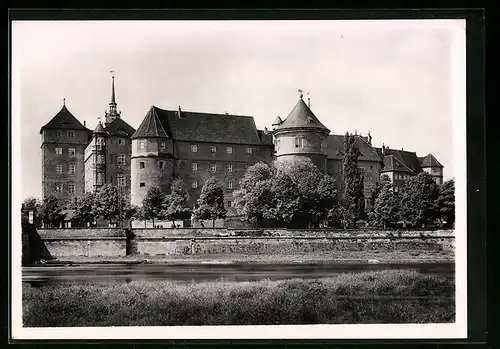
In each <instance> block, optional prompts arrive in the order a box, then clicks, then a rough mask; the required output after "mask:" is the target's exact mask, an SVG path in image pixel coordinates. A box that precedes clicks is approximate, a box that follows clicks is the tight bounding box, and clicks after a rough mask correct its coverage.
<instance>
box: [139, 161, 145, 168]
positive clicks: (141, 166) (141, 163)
mask: <svg viewBox="0 0 500 349" xmlns="http://www.w3.org/2000/svg"><path fill="white" fill-rule="evenodd" d="M139 168H140V169H143V168H144V161H141V162H139Z"/></svg>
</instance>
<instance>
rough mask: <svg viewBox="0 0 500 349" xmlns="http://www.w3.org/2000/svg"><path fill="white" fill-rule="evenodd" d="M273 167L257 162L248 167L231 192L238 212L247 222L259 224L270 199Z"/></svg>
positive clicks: (267, 208)
mask: <svg viewBox="0 0 500 349" xmlns="http://www.w3.org/2000/svg"><path fill="white" fill-rule="evenodd" d="M274 172H275V169H274V167H272V166H270V165H268V164H266V163H263V162H259V163H256V164H254V165H253V166H251V167H249V168H248V169H247V171H246V172H245V174H244V175H243V178H242V179H241V180H240V187H239V189H238V190H236V191H234V192H233V200H234V206H235V207H236V211H237V212H238V214H241V215H243V216H244V217H245V219H246V220H247V221H248V222H251V223H255V224H257V226H261V225H262V222H263V219H264V215H265V214H266V212H267V211H268V210H269V207H268V206H269V203H270V202H271V200H272V193H271V187H272V186H271V182H270V179H271V178H272V177H273V174H274Z"/></svg>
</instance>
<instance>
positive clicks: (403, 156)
mask: <svg viewBox="0 0 500 349" xmlns="http://www.w3.org/2000/svg"><path fill="white" fill-rule="evenodd" d="M375 149H376V151H377V153H378V154H379V155H380V156H381V157H382V158H384V155H383V154H382V149H381V148H375ZM389 155H392V156H394V158H396V159H397V160H398V161H399V162H400V163H401V164H403V165H404V166H406V167H407V168H408V169H410V170H411V171H412V172H415V173H419V172H422V167H421V166H420V161H419V159H418V157H417V154H416V153H415V152H411V151H405V150H396V149H390V148H385V157H387V156H389ZM384 163H385V162H384Z"/></svg>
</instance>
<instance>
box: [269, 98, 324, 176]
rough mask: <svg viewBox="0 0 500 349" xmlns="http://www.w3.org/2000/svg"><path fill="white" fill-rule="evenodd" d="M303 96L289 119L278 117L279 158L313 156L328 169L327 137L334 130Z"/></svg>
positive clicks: (275, 138) (274, 133)
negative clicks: (321, 119)
mask: <svg viewBox="0 0 500 349" xmlns="http://www.w3.org/2000/svg"><path fill="white" fill-rule="evenodd" d="M299 92H300V98H299V101H298V102H297V104H296V105H295V107H294V108H293V109H292V111H291V112H290V114H289V115H288V116H287V118H286V119H285V120H283V121H282V120H281V118H279V117H278V118H276V120H275V121H274V123H273V127H274V130H273V135H274V140H275V143H274V144H275V149H276V160H277V161H293V160H295V159H300V158H309V159H311V161H312V162H313V163H314V164H315V165H316V166H317V167H318V168H319V169H320V170H322V171H323V172H325V173H326V169H327V161H326V158H327V154H326V143H325V140H326V138H327V137H328V135H329V134H330V130H329V129H327V128H326V127H325V126H324V125H323V124H322V123H321V122H320V121H319V120H318V118H317V117H316V116H315V115H314V113H313V112H312V111H311V109H310V108H309V107H308V106H307V105H306V103H305V102H304V100H303V99H302V97H303V94H302V91H300V90H299Z"/></svg>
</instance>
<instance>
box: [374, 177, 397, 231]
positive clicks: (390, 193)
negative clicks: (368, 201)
mask: <svg viewBox="0 0 500 349" xmlns="http://www.w3.org/2000/svg"><path fill="white" fill-rule="evenodd" d="M385 177H387V176H385ZM387 178H389V177H387ZM381 184H382V185H383V186H382V187H381V189H380V193H379V195H378V196H377V198H376V199H375V204H374V206H373V210H372V212H370V215H369V216H370V220H371V223H372V224H373V225H376V226H380V225H381V226H383V227H384V229H386V228H387V227H393V226H395V225H396V223H397V222H398V221H399V204H400V200H401V199H400V197H399V195H398V193H396V192H394V188H393V185H392V183H391V181H390V179H389V181H386V180H384V181H382V182H381Z"/></svg>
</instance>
